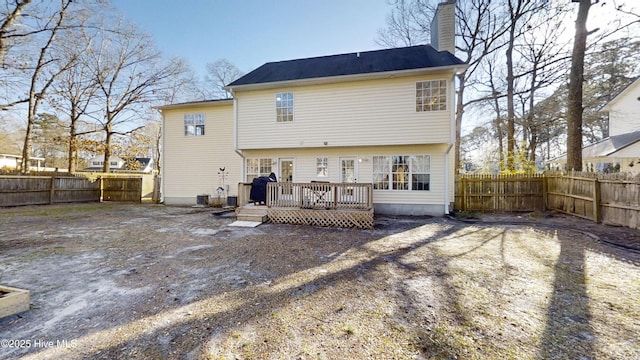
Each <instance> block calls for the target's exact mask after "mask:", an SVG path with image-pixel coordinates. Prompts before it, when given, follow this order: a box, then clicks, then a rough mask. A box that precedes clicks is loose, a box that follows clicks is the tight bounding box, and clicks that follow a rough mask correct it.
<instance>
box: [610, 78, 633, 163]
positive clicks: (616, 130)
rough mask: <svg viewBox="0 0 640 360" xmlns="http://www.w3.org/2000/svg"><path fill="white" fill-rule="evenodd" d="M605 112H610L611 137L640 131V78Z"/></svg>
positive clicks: (612, 102) (612, 101) (615, 99)
mask: <svg viewBox="0 0 640 360" xmlns="http://www.w3.org/2000/svg"><path fill="white" fill-rule="evenodd" d="M603 110H604V111H607V112H609V136H616V135H621V134H626V133H631V132H634V131H638V130H640V77H638V78H637V79H636V80H635V81H634V82H632V83H631V85H629V86H627V87H626V88H625V89H624V90H623V91H622V92H621V93H620V94H618V95H617V96H616V97H615V98H613V100H611V101H610V102H609V103H608V104H607V105H606V106H605V107H604V108H603ZM639 155H640V154H639Z"/></svg>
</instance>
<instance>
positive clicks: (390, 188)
mask: <svg viewBox="0 0 640 360" xmlns="http://www.w3.org/2000/svg"><path fill="white" fill-rule="evenodd" d="M394 156H406V157H409V158H411V157H412V156H426V157H428V162H429V171H428V172H420V173H417V174H426V175H429V190H418V189H413V181H412V178H413V175H414V172H413V164H412V163H411V162H409V172H408V173H407V174H406V176H407V178H408V183H407V187H408V188H407V189H394V188H393V160H392V159H393V157H394ZM375 157H386V158H388V160H389V163H388V167H389V170H388V173H387V174H386V175H387V176H388V179H389V180H388V181H387V183H388V187H387V188H386V189H374V191H405V192H406V191H420V192H429V191H431V190H432V186H431V185H432V177H431V175H432V171H431V155H429V154H411V155H401V154H393V155H374V156H373V157H372V161H373V159H374V158H375ZM372 170H373V169H372ZM375 174H376V172H374V171H372V178H373V177H374V175H375Z"/></svg>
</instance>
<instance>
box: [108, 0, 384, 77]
mask: <svg viewBox="0 0 640 360" xmlns="http://www.w3.org/2000/svg"><path fill="white" fill-rule="evenodd" d="M390 1H391V0H315V1H314V0H279V1H272V0H262V1H261V0H187V1H179V0H112V3H113V4H114V6H115V7H116V8H118V9H119V10H120V11H121V12H122V13H123V14H124V16H125V18H126V19H128V20H129V21H131V22H133V23H136V24H137V25H138V26H139V27H140V28H141V29H142V30H143V31H145V32H147V33H149V34H151V35H152V36H153V37H154V39H155V41H156V45H157V46H158V48H159V49H160V50H161V51H162V52H163V54H164V55H165V56H167V57H173V56H179V57H182V58H185V59H186V60H187V61H188V62H189V63H190V65H191V67H192V68H193V70H194V71H195V72H196V73H197V74H198V75H200V76H202V75H204V73H205V66H206V63H208V62H213V61H215V60H217V59H221V58H226V59H228V60H229V61H231V62H232V63H233V64H235V65H236V66H238V67H239V68H240V70H242V71H244V72H249V71H251V70H253V69H254V68H256V67H258V66H260V65H262V64H264V63H265V62H269V61H280V60H290V59H297V58H304V57H312V56H323V55H332V54H341V53H347V52H356V51H366V50H373V49H378V48H380V46H378V45H377V44H376V43H375V39H376V37H377V31H378V29H380V28H383V27H384V26H385V18H386V16H387V14H388V13H389V12H390V11H391V8H392V7H391V5H389V2H390Z"/></svg>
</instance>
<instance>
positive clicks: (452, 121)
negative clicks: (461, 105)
mask: <svg viewBox="0 0 640 360" xmlns="http://www.w3.org/2000/svg"><path fill="white" fill-rule="evenodd" d="M456 74H457V71H454V72H453V75H452V76H451V90H450V91H451V96H450V97H449V98H450V99H451V104H455V103H456V102H455V98H456ZM455 134H456V109H455V105H453V106H451V111H450V115H449V147H448V148H447V151H445V153H444V173H445V177H446V179H445V185H444V213H445V214H448V213H449V212H450V210H452V209H451V208H450V204H451V196H450V195H449V192H450V191H451V179H453V186H454V189H455V178H452V176H455V166H458V165H457V164H454V168H453V169H452V168H451V149H452V148H453V146H454V145H455V144H456V135H455ZM452 171H453V173H452ZM454 197H455V194H454Z"/></svg>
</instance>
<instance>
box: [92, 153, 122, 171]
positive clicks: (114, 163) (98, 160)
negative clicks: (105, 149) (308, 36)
mask: <svg viewBox="0 0 640 360" xmlns="http://www.w3.org/2000/svg"><path fill="white" fill-rule="evenodd" d="M103 164H104V156H97V157H94V158H93V159H91V166H89V167H86V168H84V169H82V171H102V165H103ZM123 166H124V160H122V159H120V158H119V157H117V156H110V157H109V170H110V171H113V170H117V169H120V168H122V167H123Z"/></svg>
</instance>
